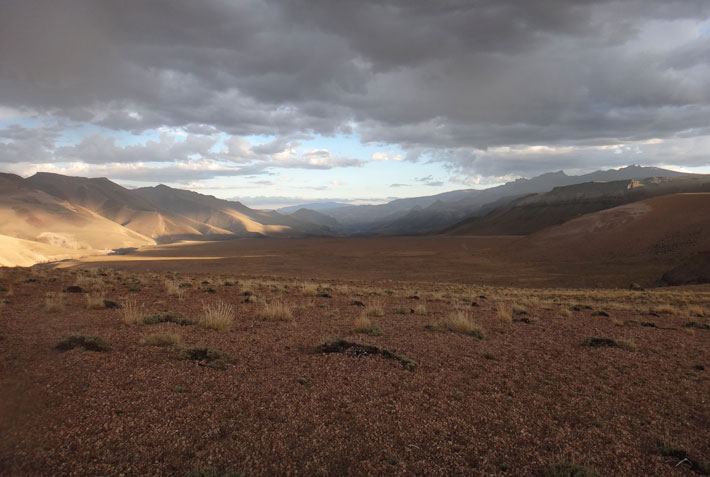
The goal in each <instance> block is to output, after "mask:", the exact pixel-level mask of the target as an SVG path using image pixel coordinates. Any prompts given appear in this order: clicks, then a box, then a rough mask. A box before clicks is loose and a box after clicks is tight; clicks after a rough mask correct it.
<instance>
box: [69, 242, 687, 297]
mask: <svg viewBox="0 0 710 477" xmlns="http://www.w3.org/2000/svg"><path fill="white" fill-rule="evenodd" d="M685 258H686V259H687V257H685ZM679 263H680V261H678V260H677V259H676V258H675V257H649V256H646V255H645V254H644V255H641V256H639V255H634V254H633V253H629V252H628V251H625V252H624V253H623V254H604V253H603V252H598V251H597V252H596V253H595V254H594V255H589V254H586V253H584V250H581V249H580V248H579V247H577V246H576V245H575V246H573V247H566V248H564V249H563V248H561V247H554V246H552V247H550V246H547V245H545V244H542V245H541V244H540V243H539V242H538V241H531V240H529V238H528V237H522V236H521V237H518V236H499V237H490V236H489V237H461V236H447V235H438V236H415V237H367V238H365V237H362V238H304V239H274V238H264V239H237V240H227V241H223V242H191V243H179V244H171V245H161V246H155V247H145V248H141V249H140V250H138V251H136V252H133V253H129V254H126V255H112V256H94V257H88V258H86V259H84V260H81V261H66V262H63V263H61V264H60V265H59V266H60V267H66V268H73V267H87V268H94V267H112V268H117V269H122V270H127V271H128V270H131V271H156V272H171V271H179V272H206V273H225V274H232V275H235V276H245V277H248V276H255V275H257V276H278V277H284V278H290V277H301V278H307V279H311V278H313V279H328V280H340V279H344V280H367V281H371V280H394V281H404V282H408V281H429V282H434V281H436V282H455V283H467V284H488V285H498V286H500V285H503V286H523V287H561V286H564V287H586V288H599V287H601V288H615V287H617V288H618V287H620V288H626V287H628V286H629V284H631V283H640V284H641V285H643V286H651V285H653V284H654V283H655V282H657V281H658V280H659V279H660V278H661V276H662V275H663V273H664V272H666V271H668V270H670V269H672V268H673V267H675V266H676V265H678V264H679Z"/></svg>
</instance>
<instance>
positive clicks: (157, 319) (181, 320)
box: [143, 313, 195, 326]
mask: <svg viewBox="0 0 710 477" xmlns="http://www.w3.org/2000/svg"><path fill="white" fill-rule="evenodd" d="M158 323H174V324H176V325H180V326H189V325H194V324H195V322H194V321H191V320H188V319H187V318H185V317H183V316H182V315H176V314H174V313H162V314H159V315H150V316H146V317H143V324H145V325H157V324H158Z"/></svg>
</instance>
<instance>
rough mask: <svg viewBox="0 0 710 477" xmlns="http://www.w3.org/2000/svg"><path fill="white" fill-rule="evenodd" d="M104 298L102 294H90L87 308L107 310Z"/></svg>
mask: <svg viewBox="0 0 710 477" xmlns="http://www.w3.org/2000/svg"><path fill="white" fill-rule="evenodd" d="M104 300H105V299H104V296H103V295H102V294H100V293H90V294H88V295H86V307H87V308H89V309H91V310H101V309H103V308H106V305H105V303H104Z"/></svg>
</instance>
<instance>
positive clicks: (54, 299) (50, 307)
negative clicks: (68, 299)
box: [44, 292, 64, 312]
mask: <svg viewBox="0 0 710 477" xmlns="http://www.w3.org/2000/svg"><path fill="white" fill-rule="evenodd" d="M44 309H45V310H47V311H49V312H56V311H62V310H63V309H64V294H63V293H56V292H49V293H47V294H46V295H45V297H44Z"/></svg>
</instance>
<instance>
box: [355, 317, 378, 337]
mask: <svg viewBox="0 0 710 477" xmlns="http://www.w3.org/2000/svg"><path fill="white" fill-rule="evenodd" d="M353 331H354V332H355V333H364V334H366V335H370V336H382V335H384V333H383V332H382V330H381V329H380V327H379V326H377V325H376V324H374V323H373V322H372V320H370V318H368V317H367V315H365V314H362V315H360V316H359V317H358V318H356V319H355V322H354V323H353Z"/></svg>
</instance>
